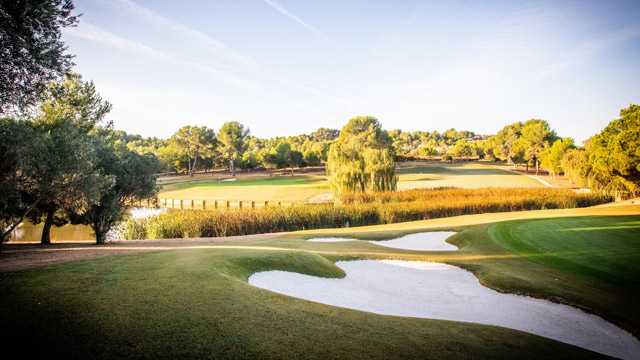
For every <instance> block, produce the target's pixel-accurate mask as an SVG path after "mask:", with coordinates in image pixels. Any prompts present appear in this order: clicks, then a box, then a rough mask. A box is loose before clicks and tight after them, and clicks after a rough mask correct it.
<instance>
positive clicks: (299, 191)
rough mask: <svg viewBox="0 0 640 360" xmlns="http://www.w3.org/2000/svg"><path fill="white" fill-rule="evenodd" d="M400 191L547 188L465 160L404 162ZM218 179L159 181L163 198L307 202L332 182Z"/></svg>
mask: <svg viewBox="0 0 640 360" xmlns="http://www.w3.org/2000/svg"><path fill="white" fill-rule="evenodd" d="M398 176H399V181H398V190H406V189H420V188H436V187H460V188H482V187H525V188H526V187H530V188H534V187H544V185H542V184H541V183H539V182H538V181H536V180H534V179H531V178H528V177H526V176H523V175H519V174H514V173H510V172H507V171H504V170H500V169H498V168H497V167H495V166H493V165H490V164H482V163H464V164H442V165H426V164H419V163H404V164H402V165H401V169H400V171H398ZM226 179H230V177H229V176H226V177H222V178H220V180H218V176H217V175H211V174H199V175H196V176H194V177H193V178H191V177H189V176H177V177H170V178H165V179H163V180H160V181H159V182H158V183H159V184H160V185H162V190H161V191H160V194H159V197H160V198H168V199H182V200H209V201H210V200H229V201H237V200H243V201H252V200H253V201H270V202H275V201H283V202H298V201H305V200H307V199H309V198H311V197H313V196H315V195H318V194H323V193H329V192H330V189H329V183H328V181H327V177H326V176H322V175H296V176H273V177H268V176H247V175H243V176H237V177H236V179H237V180H235V181H223V180H226Z"/></svg>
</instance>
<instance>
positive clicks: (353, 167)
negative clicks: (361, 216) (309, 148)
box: [327, 117, 398, 194]
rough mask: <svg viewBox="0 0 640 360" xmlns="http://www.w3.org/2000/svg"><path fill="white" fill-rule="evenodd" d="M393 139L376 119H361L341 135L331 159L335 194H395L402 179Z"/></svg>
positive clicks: (330, 164)
mask: <svg viewBox="0 0 640 360" xmlns="http://www.w3.org/2000/svg"><path fill="white" fill-rule="evenodd" d="M393 156H394V153H393V149H392V146H391V138H390V137H389V134H387V132H386V131H384V130H382V128H381V126H380V123H379V122H378V120H377V119H376V118H374V117H357V118H353V119H351V120H349V123H347V125H345V127H344V128H343V129H342V131H341V132H340V136H339V138H338V141H337V142H336V143H334V144H332V145H331V148H330V150H329V155H328V158H327V174H328V175H329V176H330V179H329V184H330V186H331V189H332V190H333V192H334V193H335V194H342V193H347V192H367V191H382V190H395V189H396V185H397V182H398V177H397V175H396V174H395V168H394V163H393Z"/></svg>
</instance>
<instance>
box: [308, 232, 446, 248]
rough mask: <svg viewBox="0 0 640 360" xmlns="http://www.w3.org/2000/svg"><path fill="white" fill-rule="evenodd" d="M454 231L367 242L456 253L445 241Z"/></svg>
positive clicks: (317, 240)
mask: <svg viewBox="0 0 640 360" xmlns="http://www.w3.org/2000/svg"><path fill="white" fill-rule="evenodd" d="M454 234H455V232H452V231H432V232H423V233H418V234H410V235H405V236H403V237H400V238H397V239H393V240H384V241H366V242H368V243H372V244H376V245H380V246H385V247H390V248H394V249H404V250H416V251H454V250H458V247H457V246H455V245H451V244H449V243H448V242H446V241H445V240H446V239H447V238H448V237H449V236H451V235H454ZM307 241H311V242H343V241H364V240H356V239H347V238H313V239H307Z"/></svg>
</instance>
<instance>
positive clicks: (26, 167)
mask: <svg viewBox="0 0 640 360" xmlns="http://www.w3.org/2000/svg"><path fill="white" fill-rule="evenodd" d="M0 154H2V156H0V235H1V237H0V250H1V249H2V244H3V243H4V242H5V241H7V240H8V238H9V235H10V234H11V231H13V229H15V228H16V226H18V225H19V224H20V223H21V222H22V220H23V219H24V217H25V216H27V215H28V214H29V213H30V212H31V210H32V209H33V207H34V206H36V205H37V204H38V203H39V202H40V200H39V199H38V198H37V196H36V195H35V194H36V191H37V189H38V187H39V186H40V184H41V183H42V180H41V172H40V166H41V164H42V161H43V156H44V154H46V151H45V144H44V142H43V140H42V138H41V137H40V136H38V134H37V133H36V132H35V131H34V130H33V128H32V127H31V126H29V125H28V124H27V123H26V122H22V121H15V120H13V119H10V118H1V119H0Z"/></svg>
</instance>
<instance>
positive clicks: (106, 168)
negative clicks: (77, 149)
mask: <svg viewBox="0 0 640 360" xmlns="http://www.w3.org/2000/svg"><path fill="white" fill-rule="evenodd" d="M97 151H98V158H99V160H98V163H97V164H96V169H99V170H100V173H102V174H104V175H105V176H106V177H107V178H109V180H110V184H109V188H108V190H107V191H104V192H103V193H102V196H101V197H100V198H99V201H98V202H96V203H95V204H93V205H92V206H90V207H89V208H88V209H87V210H85V211H83V212H79V213H76V214H72V215H71V220H72V222H73V223H74V224H84V225H89V226H91V228H92V229H93V231H94V233H95V237H96V243H98V244H103V243H104V242H105V240H106V235H107V233H108V232H109V230H111V229H112V228H113V227H114V226H115V225H116V224H117V223H119V222H120V221H122V220H123V219H124V216H125V214H127V213H128V212H129V209H130V208H131V207H132V206H133V205H134V204H135V203H136V202H138V201H141V200H146V199H154V198H155V197H156V195H157V193H158V186H157V185H156V174H157V173H158V171H160V169H162V164H161V163H160V161H159V160H158V159H157V158H156V157H155V156H153V155H140V154H138V153H137V152H135V151H132V150H129V149H127V147H126V146H125V145H123V144H113V143H111V144H110V143H108V142H106V141H105V142H103V143H101V144H100V145H99V146H98V150H97Z"/></svg>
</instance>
